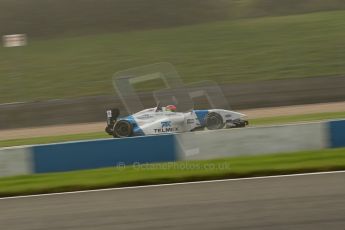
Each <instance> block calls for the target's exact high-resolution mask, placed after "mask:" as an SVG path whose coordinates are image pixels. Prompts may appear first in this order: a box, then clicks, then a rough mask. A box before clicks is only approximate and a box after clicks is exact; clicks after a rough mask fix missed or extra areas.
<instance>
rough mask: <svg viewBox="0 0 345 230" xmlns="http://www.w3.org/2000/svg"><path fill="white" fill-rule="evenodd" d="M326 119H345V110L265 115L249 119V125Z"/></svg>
mask: <svg viewBox="0 0 345 230" xmlns="http://www.w3.org/2000/svg"><path fill="white" fill-rule="evenodd" d="M327 119H345V112H331V113H315V114H303V115H290V116H276V117H265V118H258V119H253V120H250V124H251V125H273V124H285V123H295V122H307V121H321V120H327Z"/></svg>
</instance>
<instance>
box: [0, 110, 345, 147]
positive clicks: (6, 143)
mask: <svg viewBox="0 0 345 230" xmlns="http://www.w3.org/2000/svg"><path fill="white" fill-rule="evenodd" d="M326 119H345V112H334V113H317V114H303V115H294V116H278V117H269V118H259V119H252V120H249V122H250V125H273V124H284V123H293V122H303V121H319V120H326ZM99 138H109V135H107V134H106V133H104V132H95V133H82V134H71V135H61V136H47V137H34V138H23V139H13V140H0V147H10V146H19V145H34V144H48V143H59V142H66V141H78V140H91V139H99Z"/></svg>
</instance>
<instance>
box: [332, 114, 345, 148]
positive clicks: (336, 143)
mask: <svg viewBox="0 0 345 230" xmlns="http://www.w3.org/2000/svg"><path fill="white" fill-rule="evenodd" d="M329 129H330V130H329V132H330V135H329V136H330V147H331V148H338V147H345V120H340V121H330V122H329Z"/></svg>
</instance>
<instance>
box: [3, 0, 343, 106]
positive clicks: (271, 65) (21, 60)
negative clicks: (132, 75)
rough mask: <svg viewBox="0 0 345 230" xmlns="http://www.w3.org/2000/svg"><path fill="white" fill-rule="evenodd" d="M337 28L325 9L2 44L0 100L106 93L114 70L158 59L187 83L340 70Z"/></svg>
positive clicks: (337, 18)
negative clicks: (11, 46)
mask: <svg viewBox="0 0 345 230" xmlns="http://www.w3.org/2000/svg"><path fill="white" fill-rule="evenodd" d="M241 2H242V1H241ZM272 4H273V3H272ZM343 28H345V11H329V12H321V13H310V14H301V15H290V16H280V17H262V18H250V19H240V20H229V21H220V22H212V23H205V24H200V25H192V26H181V27H175V28H170V29H155V30H145V31H133V32H123V33H111V34H101V35H90V36H83V37H64V38H56V39H50V40H30V42H29V45H28V46H26V47H19V48H14V49H8V48H3V47H0V54H1V55H0V82H1V84H0V92H1V94H0V103H2V102H13V101H30V100H45V99H55V98H70V97H79V96H88V95H103V94H112V93H113V92H114V89H113V87H112V84H111V77H112V76H113V74H114V73H115V72H117V71H120V70H124V69H127V68H133V67H137V66H141V65H146V64H151V63H156V62H170V63H172V64H173V65H175V66H176V68H177V70H178V71H179V73H180V74H181V75H182V77H183V80H184V81H185V82H186V83H190V82H197V81H200V80H213V81H216V82H218V83H232V82H243V81H248V82H249V81H259V80H267V79H288V78H302V77H314V76H331V75H343V74H344V73H345V45H344V44H345V43H344V37H345V30H344V29H343ZM143 89H145V85H144V86H143Z"/></svg>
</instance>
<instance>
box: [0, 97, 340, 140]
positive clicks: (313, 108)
mask: <svg viewBox="0 0 345 230" xmlns="http://www.w3.org/2000/svg"><path fill="white" fill-rule="evenodd" d="M343 111H345V102H334V103H320V104H307V105H295V106H282V107H271V108H258V109H247V110H239V112H241V113H244V114H246V115H247V116H248V118H249V119H255V118H264V117H277V116H287V115H302V114H313V113H327V112H343ZM104 128H105V122H96V123H83V124H68V125H57V126H46V127H37V128H24V129H10V130H0V140H10V139H21V138H31V137H42V136H59V135H68V134H79V133H92V132H103V131H104Z"/></svg>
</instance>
